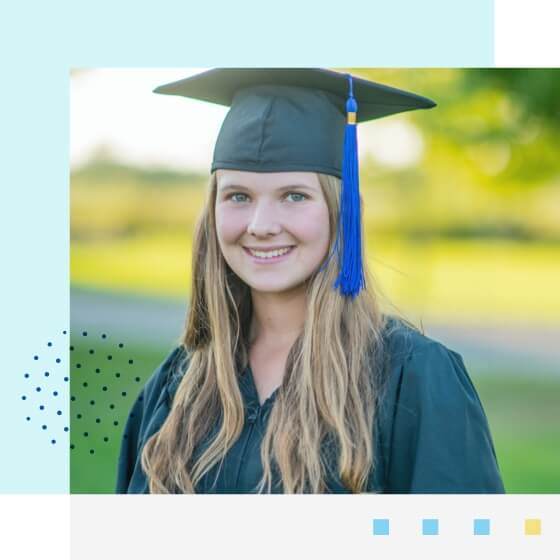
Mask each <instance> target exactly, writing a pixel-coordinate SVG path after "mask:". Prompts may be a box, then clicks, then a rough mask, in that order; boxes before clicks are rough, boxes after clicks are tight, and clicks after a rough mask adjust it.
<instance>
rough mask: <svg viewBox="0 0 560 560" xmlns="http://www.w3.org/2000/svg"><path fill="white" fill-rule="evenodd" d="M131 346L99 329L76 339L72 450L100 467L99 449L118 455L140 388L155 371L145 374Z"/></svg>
mask: <svg viewBox="0 0 560 560" xmlns="http://www.w3.org/2000/svg"><path fill="white" fill-rule="evenodd" d="M127 346H128V345H127V344H125V342H124V341H122V340H118V339H117V340H115V338H114V337H112V336H109V333H107V332H101V333H100V332H99V331H97V332H95V330H94V329H80V330H79V331H78V332H77V334H76V335H72V337H71V346H70V352H71V356H70V378H71V379H70V382H71V387H72V396H71V398H70V402H71V405H70V406H71V412H72V414H71V418H72V422H74V423H75V426H70V449H71V450H72V452H73V453H74V454H77V455H76V456H84V457H88V460H95V461H99V460H102V458H103V456H106V453H107V451H103V453H98V451H99V452H100V451H102V448H101V447H100V446H103V449H111V450H113V451H114V452H115V453H117V451H118V446H119V442H120V440H121V437H122V436H123V434H122V431H121V430H122V426H123V425H124V423H125V421H126V419H127V415H128V413H129V411H130V409H131V408H132V404H133V402H134V399H135V395H137V394H138V391H139V388H138V387H139V384H140V383H141V382H142V381H143V380H146V378H147V376H148V375H150V374H151V373H152V372H153V369H154V366H153V365H152V366H150V367H149V368H148V371H142V370H141V369H140V367H139V366H138V365H137V364H135V357H134V356H131V355H130V348H129V349H127ZM117 399H118V401H117ZM59 410H60V408H59ZM66 427H67V426H66ZM78 427H79V429H76V428H78ZM53 439H54V438H53ZM82 454H83V455H82ZM90 457H91V459H89V458H90Z"/></svg>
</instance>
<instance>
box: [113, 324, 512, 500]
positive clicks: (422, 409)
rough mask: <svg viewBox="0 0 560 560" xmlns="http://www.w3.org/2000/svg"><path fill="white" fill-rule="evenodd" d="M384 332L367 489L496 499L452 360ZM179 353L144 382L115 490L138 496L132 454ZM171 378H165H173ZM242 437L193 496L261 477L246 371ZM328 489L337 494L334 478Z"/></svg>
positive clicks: (473, 414)
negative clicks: (383, 360)
mask: <svg viewBox="0 0 560 560" xmlns="http://www.w3.org/2000/svg"><path fill="white" fill-rule="evenodd" d="M389 325H390V326H389V327H388V328H387V329H386V333H385V340H386V351H387V356H388V361H387V363H386V367H385V371H384V375H383V377H384V383H383V387H382V390H381V397H380V404H379V410H378V415H377V424H376V425H377V430H376V434H375V436H374V437H375V442H374V450H375V468H374V469H373V471H372V473H371V475H370V477H369V479H368V485H367V491H368V492H385V493H501V492H504V487H503V484H502V480H501V478H500V473H499V470H498V465H497V462H496V455H495V451H494V446H493V443H492V439H491V436H490V431H489V429H488V423H487V420H486V416H485V414H484V411H483V409H482V405H481V403H480V400H479V398H478V395H477V393H476V390H475V388H474V386H473V384H472V382H471V380H470V378H469V375H468V373H467V371H466V369H465V366H464V364H463V360H462V358H461V356H460V355H459V354H457V353H456V352H453V351H452V350H449V349H448V348H446V347H445V346H444V345H442V344H441V343H439V342H436V341H434V340H432V339H430V338H428V337H426V336H424V335H422V334H421V333H418V332H416V331H414V330H413V329H411V328H409V327H406V326H405V325H403V324H402V323H397V322H394V321H390V323H389ZM183 352H184V350H183V349H182V348H181V347H179V348H176V349H175V350H173V352H172V353H171V354H170V355H169V356H168V357H167V359H166V360H165V361H164V362H163V363H162V364H161V366H160V367H159V368H158V369H157V370H156V371H155V373H154V374H153V375H152V377H151V378H150V379H149V380H148V382H147V383H146V385H145V387H144V389H143V390H142V391H141V393H140V395H139V396H138V398H137V400H136V402H135V403H134V405H133V407H132V410H131V412H130V415H129V418H128V421H127V424H126V427H125V431H124V435H123V440H122V444H121V451H120V457H119V463H118V475H117V492H118V493H147V492H148V485H147V481H146V477H145V475H144V473H143V471H142V468H141V465H140V455H141V450H142V448H143V446H144V444H145V443H146V441H147V440H148V438H149V437H150V436H151V435H152V434H154V433H155V432H156V431H157V430H158V429H159V428H160V427H161V425H162V424H163V422H164V421H165V419H166V417H167V415H168V414H169V410H170V405H171V402H172V399H173V395H174V393H175V390H176V388H177V386H178V383H179V379H178V376H177V375H176V374H175V373H176V372H175V371H174V365H175V364H176V363H178V362H180V361H181V357H182V356H183ZM174 374H175V375H174ZM239 385H240V389H241V394H242V396H243V400H244V406H245V425H244V428H243V431H242V433H241V435H240V437H239V439H238V440H237V441H236V443H235V444H234V445H233V446H232V448H231V449H230V450H229V451H228V453H227V455H226V458H225V460H224V462H223V464H222V465H221V466H216V467H215V468H214V469H212V470H211V471H210V472H209V473H207V475H206V476H205V477H204V478H203V479H202V481H201V483H200V484H199V485H198V486H197V488H196V491H197V493H251V492H255V490H254V488H255V486H256V485H257V483H258V482H259V481H260V478H261V476H262V464H261V460H260V444H261V441H262V436H263V434H264V429H265V427H266V423H267V419H268V414H269V412H270V409H271V407H272V405H273V403H274V398H275V394H276V393H273V394H272V395H271V397H270V398H269V399H267V400H266V401H265V402H264V403H263V404H262V405H260V404H259V400H258V395H257V391H256V388H255V384H254V380H253V376H252V372H251V370H250V368H249V367H247V368H246V369H245V371H244V372H242V375H241V376H240V377H239ZM327 487H328V491H329V492H331V493H346V492H348V490H347V489H346V488H344V487H343V486H342V484H341V483H340V481H339V480H338V477H337V476H336V474H334V475H330V478H328V479H327Z"/></svg>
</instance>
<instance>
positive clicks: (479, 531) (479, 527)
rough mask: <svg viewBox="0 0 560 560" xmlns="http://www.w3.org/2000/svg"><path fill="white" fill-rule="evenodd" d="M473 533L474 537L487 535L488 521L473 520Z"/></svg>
mask: <svg viewBox="0 0 560 560" xmlns="http://www.w3.org/2000/svg"><path fill="white" fill-rule="evenodd" d="M473 533H474V534H475V535H489V534H490V519H475V520H474V523H473Z"/></svg>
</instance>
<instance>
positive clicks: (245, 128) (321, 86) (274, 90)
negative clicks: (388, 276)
mask: <svg viewBox="0 0 560 560" xmlns="http://www.w3.org/2000/svg"><path fill="white" fill-rule="evenodd" d="M154 92H155V93H164V94H169V95H180V96H183V97H189V98H192V99H199V100H202V101H208V102H210V103H217V104H219V105H226V106H229V107H230V110H229V112H228V113H227V115H226V118H225V120H224V122H223V124H222V128H221V129H220V133H219V135H218V139H217V141H216V146H215V148H214V157H213V161H212V171H215V170H216V169H236V170H240V171H255V172H275V171H315V172H317V173H326V174H330V175H335V176H336V177H339V178H341V179H342V191H341V212H340V222H339V228H338V235H337V243H336V250H337V252H338V256H339V264H340V275H339V279H338V280H337V284H336V287H337V288H340V291H341V293H342V294H343V295H349V296H352V297H354V296H355V295H356V294H357V293H358V292H359V291H360V290H361V288H363V286H364V278H363V271H362V263H361V223H360V199H359V181H358V160H357V140H356V123H357V122H363V121H369V120H372V119H377V118H381V117H385V116H388V115H393V114H395V113H402V112H405V111H412V110H415V109H429V108H431V107H434V106H435V103H434V102H433V101H431V100H430V99H427V98H425V97H421V96H419V95H416V94H414V93H409V92H406V91H403V90H399V89H395V88H392V87H389V86H385V85H382V84H377V83H375V82H371V81H368V80H363V79H361V78H356V77H353V76H350V75H349V74H341V73H339V72H333V71H331V70H323V69H319V68H218V69H215V70H210V71H208V72H203V73H201V74H197V75H195V76H191V77H189V78H185V79H184V80H179V81H177V82H172V83H170V84H165V85H162V86H160V87H158V88H156V89H155V90H154ZM358 106H359V109H358ZM340 237H342V247H340V246H339V238H340Z"/></svg>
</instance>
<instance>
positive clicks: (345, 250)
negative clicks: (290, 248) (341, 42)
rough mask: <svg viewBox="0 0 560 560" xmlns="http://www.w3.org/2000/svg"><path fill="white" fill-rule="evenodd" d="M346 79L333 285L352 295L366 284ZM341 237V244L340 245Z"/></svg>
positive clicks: (352, 110)
mask: <svg viewBox="0 0 560 560" xmlns="http://www.w3.org/2000/svg"><path fill="white" fill-rule="evenodd" d="M348 82H349V94H348V99H347V101H346V112H347V114H348V115H347V117H348V118H347V123H346V128H345V130H344V156H343V162H342V189H341V193H340V215H339V221H338V228H337V236H336V243H335V247H336V248H337V249H339V250H338V268H339V273H338V277H337V279H336V282H335V284H334V287H335V289H336V288H338V289H339V291H340V293H341V294H342V295H344V296H350V297H351V298H354V297H356V296H357V295H358V293H359V292H360V291H361V290H362V289H363V288H364V287H365V279H364V270H363V265H362V226H361V216H360V178H359V166H358V139H357V130H356V127H357V125H356V121H357V119H356V116H357V112H358V104H357V103H356V100H355V99H354V94H353V88H352V76H351V75H350V74H348ZM340 237H342V248H339V240H340Z"/></svg>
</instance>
